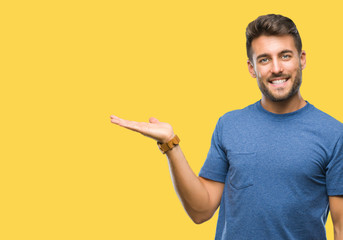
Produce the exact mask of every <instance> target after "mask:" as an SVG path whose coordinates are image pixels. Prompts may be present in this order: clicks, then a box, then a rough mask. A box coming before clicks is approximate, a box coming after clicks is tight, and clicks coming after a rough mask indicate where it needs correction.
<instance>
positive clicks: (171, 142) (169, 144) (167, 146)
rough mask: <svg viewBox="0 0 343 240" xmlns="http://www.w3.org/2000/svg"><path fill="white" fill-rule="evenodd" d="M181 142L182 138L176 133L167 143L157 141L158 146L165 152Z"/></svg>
mask: <svg viewBox="0 0 343 240" xmlns="http://www.w3.org/2000/svg"><path fill="white" fill-rule="evenodd" d="M179 142H180V138H179V137H178V136H177V135H175V136H174V137H173V138H172V139H171V140H169V141H168V142H166V143H160V142H157V145H158V147H159V148H160V150H161V152H162V153H163V154H165V153H166V152H168V151H169V150H171V149H173V148H174V147H175V146H176V145H178V144H179Z"/></svg>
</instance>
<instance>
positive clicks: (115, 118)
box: [110, 115, 120, 124]
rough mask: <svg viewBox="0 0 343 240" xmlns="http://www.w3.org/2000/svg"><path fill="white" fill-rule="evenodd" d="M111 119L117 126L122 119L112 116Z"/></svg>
mask: <svg viewBox="0 0 343 240" xmlns="http://www.w3.org/2000/svg"><path fill="white" fill-rule="evenodd" d="M110 118H111V122H112V123H116V124H118V123H119V119H120V118H119V117H117V116H114V115H111V116H110Z"/></svg>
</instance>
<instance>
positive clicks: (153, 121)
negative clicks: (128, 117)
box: [149, 117, 160, 123]
mask: <svg viewBox="0 0 343 240" xmlns="http://www.w3.org/2000/svg"><path fill="white" fill-rule="evenodd" d="M149 122H150V123H159V122H160V121H158V120H157V118H154V117H151V118H149Z"/></svg>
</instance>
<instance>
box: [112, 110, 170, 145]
mask: <svg viewBox="0 0 343 240" xmlns="http://www.w3.org/2000/svg"><path fill="white" fill-rule="evenodd" d="M111 122H112V123H114V124H117V125H118V126H121V127H124V128H127V129H130V130H132V131H135V132H139V133H141V134H143V135H144V136H147V137H150V138H152V139H154V140H156V141H158V142H161V143H165V142H168V141H169V140H171V139H172V138H173V137H174V136H175V135H174V132H173V128H172V126H171V125H170V124H168V123H163V122H160V121H158V120H157V119H156V118H153V117H151V118H150V119H149V123H147V122H135V121H129V120H125V119H121V118H119V117H117V116H114V115H111Z"/></svg>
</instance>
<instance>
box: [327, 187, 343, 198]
mask: <svg viewBox="0 0 343 240" xmlns="http://www.w3.org/2000/svg"><path fill="white" fill-rule="evenodd" d="M327 193H328V196H340V195H343V188H336V189H328V190H327Z"/></svg>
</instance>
